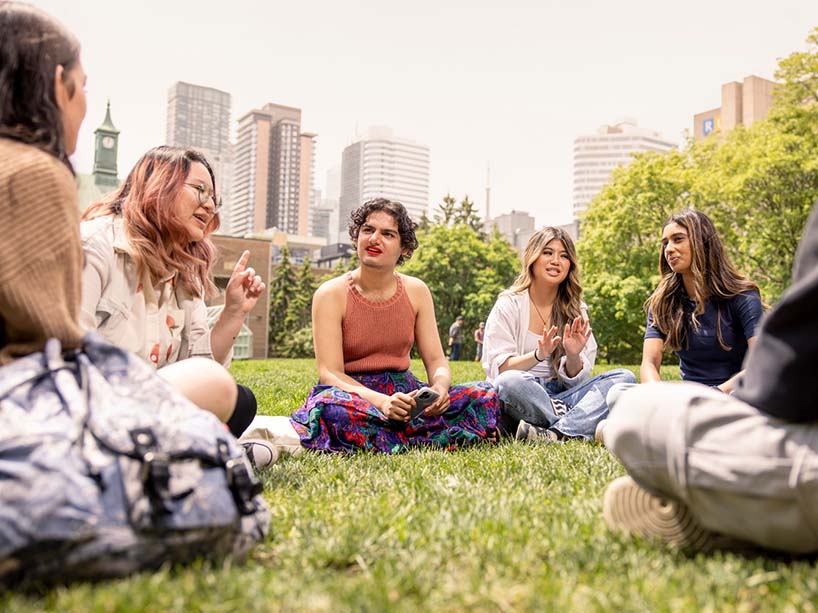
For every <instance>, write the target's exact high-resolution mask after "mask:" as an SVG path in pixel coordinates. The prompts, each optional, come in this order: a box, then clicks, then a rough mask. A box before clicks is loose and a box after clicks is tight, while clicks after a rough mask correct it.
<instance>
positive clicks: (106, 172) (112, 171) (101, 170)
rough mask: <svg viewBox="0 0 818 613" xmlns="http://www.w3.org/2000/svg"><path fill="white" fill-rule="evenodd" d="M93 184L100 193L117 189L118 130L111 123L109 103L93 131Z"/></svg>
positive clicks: (109, 102)
mask: <svg viewBox="0 0 818 613" xmlns="http://www.w3.org/2000/svg"><path fill="white" fill-rule="evenodd" d="M94 138H95V147H94V183H95V184H96V185H97V186H98V187H99V189H100V191H102V192H103V193H104V192H107V191H110V190H112V189H115V188H116V187H119V179H118V178H117V176H116V175H117V171H116V156H117V148H118V147H119V130H117V129H116V128H115V127H114V123H113V122H112V121H111V101H110V100H108V108H107V110H106V111H105V120H104V121H103V122H102V125H101V126H100V127H98V128H97V129H96V130H94Z"/></svg>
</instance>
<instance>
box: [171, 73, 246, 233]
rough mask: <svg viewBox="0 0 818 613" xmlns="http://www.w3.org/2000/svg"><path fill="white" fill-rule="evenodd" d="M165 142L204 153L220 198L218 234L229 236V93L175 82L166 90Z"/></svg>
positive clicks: (230, 167)
mask: <svg viewBox="0 0 818 613" xmlns="http://www.w3.org/2000/svg"><path fill="white" fill-rule="evenodd" d="M165 142H166V144H168V145H173V146H175V147H189V148H191V149H196V150H197V151H200V152H202V153H203V154H204V156H205V157H206V158H207V161H208V162H210V165H211V166H212V167H213V174H215V175H216V189H217V191H218V192H219V195H220V196H221V197H222V201H223V203H224V208H223V209H222V213H221V222H222V223H221V228H220V229H219V233H220V234H230V233H231V229H232V228H231V225H232V224H231V219H230V211H231V210H232V207H231V199H232V194H231V192H232V179H233V149H232V145H231V143H230V94H228V93H227V92H223V91H221V90H218V89H214V88H212V87H203V86H201V85H193V84H191V83H184V82H182V81H178V82H176V83H174V84H173V85H172V86H171V87H170V89H169V90H168V109H167V126H166V134H165Z"/></svg>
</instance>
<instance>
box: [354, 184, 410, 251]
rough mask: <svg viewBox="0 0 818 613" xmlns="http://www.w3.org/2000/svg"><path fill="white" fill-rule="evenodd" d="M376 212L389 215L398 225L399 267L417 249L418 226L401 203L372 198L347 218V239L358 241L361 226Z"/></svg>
mask: <svg viewBox="0 0 818 613" xmlns="http://www.w3.org/2000/svg"><path fill="white" fill-rule="evenodd" d="M376 211H385V212H387V213H389V214H390V215H391V216H392V217H393V218H394V219H395V222H396V223H397V225H398V234H399V235H400V246H401V254H400V256H399V257H398V266H400V265H401V264H403V263H404V262H405V261H406V260H408V259H409V258H411V257H412V254H413V253H414V252H415V249H417V248H418V239H417V237H416V236H415V230H416V229H417V227H418V225H417V224H416V223H415V222H414V221H413V220H412V218H411V217H409V213H408V212H407V211H406V208H405V207H404V206H403V205H402V204H401V203H399V202H392V201H391V200H387V199H386V198H373V199H372V200H367V201H366V202H364V203H363V204H362V205H361V206H359V207H358V208H357V209H355V210H354V211H352V213H351V214H350V216H349V219H350V221H349V228H348V230H349V238H351V239H352V242H353V243H355V242H356V241H357V240H358V234H360V232H361V226H363V225H364V224H365V223H366V220H367V219H368V218H369V216H370V215H371V214H372V213H374V212H376Z"/></svg>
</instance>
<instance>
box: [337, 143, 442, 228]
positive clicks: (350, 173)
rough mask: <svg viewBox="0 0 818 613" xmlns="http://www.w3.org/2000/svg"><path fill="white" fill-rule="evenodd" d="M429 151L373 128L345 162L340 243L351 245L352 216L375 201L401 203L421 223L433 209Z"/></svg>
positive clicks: (348, 152)
mask: <svg viewBox="0 0 818 613" xmlns="http://www.w3.org/2000/svg"><path fill="white" fill-rule="evenodd" d="M429 169H430V156H429V147H427V146H426V145H420V144H418V143H415V142H413V141H410V140H406V139H402V138H397V137H395V136H393V134H392V131H391V130H390V129H388V128H371V129H370V130H369V132H368V133H367V135H366V136H365V137H363V138H361V139H360V140H358V141H356V142H354V143H352V144H351V145H349V146H348V147H346V148H345V149H344V152H343V155H342V159H341V196H340V213H339V234H340V239H339V240H343V241H349V237H348V235H347V233H346V224H347V223H348V222H349V214H350V213H351V212H352V211H353V210H355V208H357V207H358V206H359V205H361V203H363V202H365V201H367V200H370V199H372V198H378V197H382V198H389V199H390V200H397V201H398V202H400V203H401V204H403V205H404V206H405V207H406V210H407V211H408V212H409V215H411V216H412V218H414V219H415V220H419V219H420V217H421V215H423V213H425V212H427V210H428V208H429Z"/></svg>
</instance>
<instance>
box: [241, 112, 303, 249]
mask: <svg viewBox="0 0 818 613" xmlns="http://www.w3.org/2000/svg"><path fill="white" fill-rule="evenodd" d="M314 150H315V134H310V133H302V132H301V110H300V109H297V108H293V107H289V106H283V105H280V104H265V105H264V106H263V107H262V108H261V109H253V110H251V111H250V112H248V113H246V114H245V115H244V116H242V117H241V118H240V119H239V126H238V133H237V137H236V146H235V163H234V182H233V208H232V211H231V219H232V220H233V232H234V234H241V235H243V234H248V233H251V232H260V231H262V230H265V229H267V228H277V229H278V230H280V231H281V232H285V233H287V234H301V235H306V234H307V231H308V226H309V206H310V203H311V201H312V189H313V185H312V184H313V178H312V177H313V159H314ZM302 186H303V189H302Z"/></svg>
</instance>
